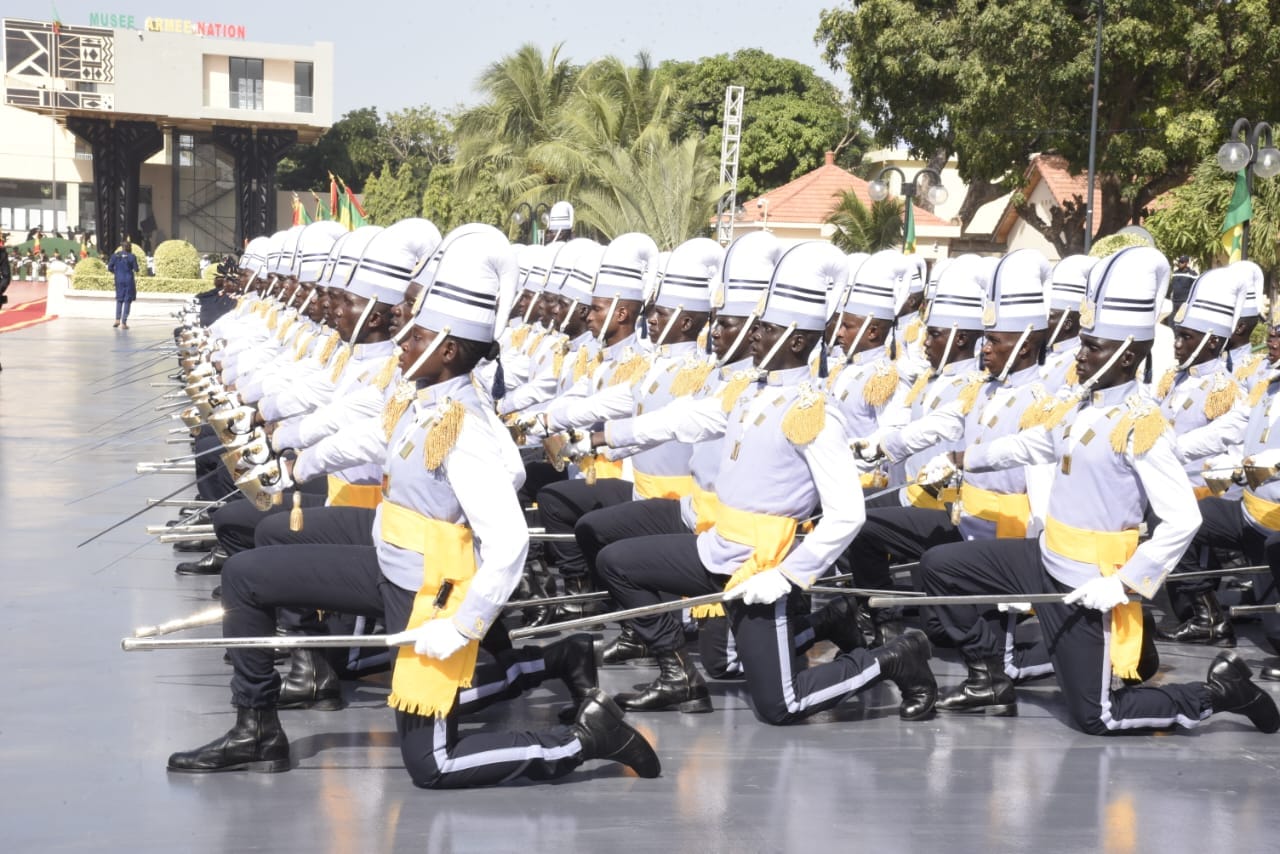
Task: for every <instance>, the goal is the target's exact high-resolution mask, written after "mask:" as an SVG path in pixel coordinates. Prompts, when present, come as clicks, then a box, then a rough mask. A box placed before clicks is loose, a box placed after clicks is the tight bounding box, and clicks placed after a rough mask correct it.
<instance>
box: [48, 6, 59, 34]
mask: <svg viewBox="0 0 1280 854" xmlns="http://www.w3.org/2000/svg"><path fill="white" fill-rule="evenodd" d="M49 5H50V6H53V4H52V3H50V4H49ZM53 34H54V35H55V36H60V35H62V17H61V16H60V15H59V14H58V7H57V6H53Z"/></svg>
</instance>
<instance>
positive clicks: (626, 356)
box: [608, 348, 649, 386]
mask: <svg viewBox="0 0 1280 854" xmlns="http://www.w3.org/2000/svg"><path fill="white" fill-rule="evenodd" d="M622 356H623V358H622V361H620V362H619V363H618V364H617V366H616V367H615V368H614V369H613V373H612V374H610V375H609V383H608V384H609V385H611V386H615V385H622V384H623V383H638V382H640V380H642V379H644V375H645V373H647V372H648V370H649V357H648V356H646V355H644V354H643V353H634V354H633V353H632V351H631V349H630V348H627V350H626V351H625V352H623V354H622Z"/></svg>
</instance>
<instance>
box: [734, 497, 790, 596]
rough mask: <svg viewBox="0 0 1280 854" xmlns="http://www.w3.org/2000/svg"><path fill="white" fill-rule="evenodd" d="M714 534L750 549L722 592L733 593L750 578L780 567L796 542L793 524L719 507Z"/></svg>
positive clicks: (784, 520) (775, 518) (758, 514)
mask: <svg viewBox="0 0 1280 854" xmlns="http://www.w3.org/2000/svg"><path fill="white" fill-rule="evenodd" d="M716 533H717V534H719V535H720V536H722V537H724V538H725V539H726V540H728V541H730V542H732V543H738V544H739V545H743V546H750V547H751V548H752V549H753V551H752V552H751V555H750V556H749V557H748V558H747V559H746V561H745V562H744V563H743V564H742V566H740V567H738V569H737V571H736V572H734V573H733V575H732V576H730V578H729V583H727V584H726V585H725V586H724V589H725V590H732V589H733V588H735V587H737V586H738V585H739V584H741V583H742V582H744V581H746V580H747V579H748V578H750V577H751V576H753V575H756V574H758V573H761V572H764V571H765V570H766V569H773V568H774V567H775V566H777V565H778V564H780V563H782V559H783V558H785V557H786V556H787V553H788V552H789V551H791V544H792V543H793V542H795V538H796V520H795V519H791V518H788V517H786V516H771V515H769V514H768V513H752V512H751V511H749V510H739V509H738V508H736V507H730V506H728V505H727V504H721V505H720V509H719V510H718V511H717V513H716Z"/></svg>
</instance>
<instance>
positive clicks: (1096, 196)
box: [996, 154, 1102, 240]
mask: <svg viewBox="0 0 1280 854" xmlns="http://www.w3.org/2000/svg"><path fill="white" fill-rule="evenodd" d="M1023 177H1024V183H1023V185H1022V195H1023V197H1024V198H1030V197H1031V193H1032V191H1033V190H1035V188H1036V187H1037V186H1038V185H1039V184H1040V183H1041V182H1044V185H1045V188H1046V189H1047V190H1048V191H1049V193H1050V194H1051V195H1052V196H1053V198H1054V200H1055V201H1057V203H1058V204H1059V205H1060V204H1062V203H1063V202H1074V201H1076V197H1077V196H1079V197H1080V199H1081V200H1083V199H1084V198H1085V196H1086V195H1087V194H1088V192H1089V176H1088V174H1087V173H1085V172H1081V173H1080V174H1079V175H1072V174H1071V172H1070V171H1068V169H1067V159H1066V158H1065V157H1062V156H1060V155H1057V154H1037V155H1036V156H1035V157H1033V158H1031V163H1030V164H1028V165H1027V171H1026V173H1025V174H1024V176H1023ZM1101 216H1102V191H1101V190H1100V189H1099V188H1098V187H1097V185H1095V186H1094V188H1093V220H1094V222H1097V221H1098V219H1099V218H1100V217H1101ZM1017 220H1018V212H1017V211H1016V210H1014V209H1013V205H1012V204H1010V205H1009V207H1007V208H1006V209H1005V212H1004V215H1003V216H1002V217H1001V218H1000V224H999V225H998V226H996V237H997V238H998V239H1000V240H1004V239H1005V238H1006V237H1008V236H1009V229H1011V228H1013V224H1014V223H1015V222H1017Z"/></svg>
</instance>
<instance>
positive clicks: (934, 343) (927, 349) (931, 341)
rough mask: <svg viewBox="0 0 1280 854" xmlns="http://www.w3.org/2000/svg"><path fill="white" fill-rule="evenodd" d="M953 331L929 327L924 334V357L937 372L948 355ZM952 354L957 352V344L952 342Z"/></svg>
mask: <svg viewBox="0 0 1280 854" xmlns="http://www.w3.org/2000/svg"><path fill="white" fill-rule="evenodd" d="M953 331H954V330H951V329H940V328H939V327H937V326H929V327H927V328H926V329H925V332H924V356H925V358H926V359H928V360H929V364H930V365H932V366H933V369H934V370H935V371H936V370H938V369H940V368H941V367H942V358H943V356H945V355H946V354H947V341H949V340H951V336H952V332H953ZM951 347H952V352H955V342H954V341H953V342H952V345H951Z"/></svg>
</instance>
